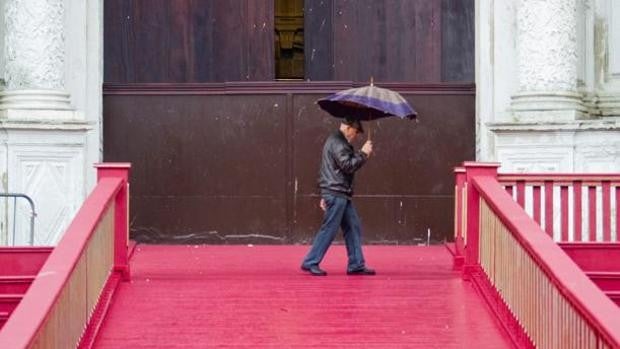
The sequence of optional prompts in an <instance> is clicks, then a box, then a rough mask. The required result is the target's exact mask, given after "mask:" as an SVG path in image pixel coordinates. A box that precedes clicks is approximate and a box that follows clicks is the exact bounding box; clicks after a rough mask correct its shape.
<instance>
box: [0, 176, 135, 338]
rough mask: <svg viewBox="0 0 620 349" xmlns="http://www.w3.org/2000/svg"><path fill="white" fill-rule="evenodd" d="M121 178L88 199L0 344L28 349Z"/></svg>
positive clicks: (0, 334) (106, 183)
mask: <svg viewBox="0 0 620 349" xmlns="http://www.w3.org/2000/svg"><path fill="white" fill-rule="evenodd" d="M124 183H125V182H124V180H123V179H121V178H112V177H110V178H102V179H100V180H99V182H98V183H97V186H96V187H95V189H94V190H93V192H92V193H91V194H90V195H89V196H88V198H87V199H86V201H85V202H84V204H83V205H82V207H81V208H80V210H79V211H78V213H77V215H76V217H75V219H74V220H73V221H72V222H71V224H70V225H69V227H68V228H67V230H66V232H65V234H64V236H63V238H62V239H61V241H60V242H59V243H58V245H57V246H56V247H55V248H54V250H53V251H52V252H51V254H50V256H49V257H48V259H47V261H46V262H45V264H44V265H43V267H42V268H41V271H40V272H39V274H38V275H37V277H36V278H35V280H34V282H33V283H32V285H31V286H30V288H29V289H28V292H26V294H25V295H24V298H23V299H22V301H21V302H20V304H19V305H18V306H17V308H15V310H14V311H13V313H12V314H11V316H10V317H9V320H8V321H7V323H6V324H5V325H4V327H3V328H2V330H0V343H2V344H3V346H5V347H8V348H27V347H29V345H30V344H31V342H32V341H33V340H34V339H35V336H36V334H37V332H38V331H39V328H40V327H41V326H42V324H43V322H44V321H45V318H46V316H47V315H48V314H49V313H50V311H51V309H52V307H53V305H54V303H55V302H56V300H57V299H58V297H59V296H60V294H61V292H62V290H63V287H64V285H65V283H66V282H67V280H68V279H69V277H70V275H71V273H72V272H73V270H74V268H75V266H76V264H77V263H78V261H79V259H80V257H81V255H82V254H83V251H84V248H85V246H86V244H87V242H88V240H89V239H90V237H91V236H92V234H93V233H94V231H95V229H96V227H97V224H98V222H99V221H100V220H101V218H102V215H103V214H104V212H105V211H106V209H107V208H108V207H109V206H110V205H111V204H113V203H114V199H115V196H116V194H117V193H118V192H119V190H120V189H121V187H122V186H123V185H124Z"/></svg>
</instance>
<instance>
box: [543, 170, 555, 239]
mask: <svg viewBox="0 0 620 349" xmlns="http://www.w3.org/2000/svg"><path fill="white" fill-rule="evenodd" d="M545 231H546V232H547V234H549V236H553V182H551V181H545Z"/></svg>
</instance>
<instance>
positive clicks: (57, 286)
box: [0, 164, 130, 349]
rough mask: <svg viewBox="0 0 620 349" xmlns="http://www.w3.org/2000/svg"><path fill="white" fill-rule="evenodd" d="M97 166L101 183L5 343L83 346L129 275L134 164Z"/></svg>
mask: <svg viewBox="0 0 620 349" xmlns="http://www.w3.org/2000/svg"><path fill="white" fill-rule="evenodd" d="M96 167H97V174H98V183H97V186H96V187H95V189H94V190H93V191H92V193H91V194H90V195H89V196H88V198H87V199H86V201H85V202H84V204H83V205H82V207H81V208H80V210H79V212H78V213H77V215H76V217H75V218H74V219H73V221H72V223H71V225H70V226H69V228H68V229H67V230H66V232H65V234H64V235H63V238H62V239H61V241H60V242H59V243H58V245H57V246H56V247H55V248H54V250H53V251H52V252H51V254H50V256H49V257H48V258H47V260H46V262H45V264H43V266H42V268H41V270H40V272H39V273H38V275H37V276H36V278H35V280H34V281H33V283H32V285H31V286H30V288H29V289H28V291H27V292H26V293H25V295H24V297H23V299H22V300H21V302H20V303H19V305H18V306H17V307H16V308H15V310H14V311H13V313H12V314H11V315H10V317H9V318H8V321H7V322H6V324H5V325H4V327H3V328H2V330H0V348H3V349H17V348H20V349H21V348H39V347H41V348H74V347H77V346H78V345H79V344H80V342H81V341H82V342H83V341H84V339H85V331H86V330H88V329H90V328H92V326H90V325H92V320H93V314H94V313H96V312H99V311H100V307H101V304H102V303H104V302H101V298H102V295H108V296H109V297H111V295H110V293H111V290H113V289H114V288H115V286H116V284H117V283H118V280H119V279H121V278H122V279H128V278H129V266H128V262H127V247H128V224H127V218H128V185H129V184H128V181H127V180H128V173H129V167H130V166H129V164H101V165H97V166H96ZM89 326H90V327H89ZM86 337H88V334H87V335H86ZM86 340H88V338H86Z"/></svg>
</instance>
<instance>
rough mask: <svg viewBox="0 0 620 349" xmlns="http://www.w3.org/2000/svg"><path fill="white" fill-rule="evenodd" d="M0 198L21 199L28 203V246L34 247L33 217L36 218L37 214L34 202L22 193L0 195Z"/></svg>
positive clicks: (15, 208)
mask: <svg viewBox="0 0 620 349" xmlns="http://www.w3.org/2000/svg"><path fill="white" fill-rule="evenodd" d="M0 197H4V198H11V197H12V198H23V199H26V201H28V203H29V204H30V245H34V217H36V216H37V212H36V210H35V206H34V201H33V200H32V198H30V196H28V195H26V194H23V193H0ZM13 210H14V212H15V211H16V210H17V207H13ZM13 245H15V220H13Z"/></svg>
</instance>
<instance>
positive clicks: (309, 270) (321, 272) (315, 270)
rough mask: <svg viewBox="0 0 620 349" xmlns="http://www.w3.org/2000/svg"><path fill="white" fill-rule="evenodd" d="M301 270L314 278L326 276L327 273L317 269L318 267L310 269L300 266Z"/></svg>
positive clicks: (314, 266)
mask: <svg viewBox="0 0 620 349" xmlns="http://www.w3.org/2000/svg"><path fill="white" fill-rule="evenodd" d="M301 270H303V271H307V272H308V273H310V274H312V275H314V276H325V275H327V272H326V271H325V270H323V269H321V268H319V266H318V265H313V266H310V267H306V266H303V265H302V266H301Z"/></svg>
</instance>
